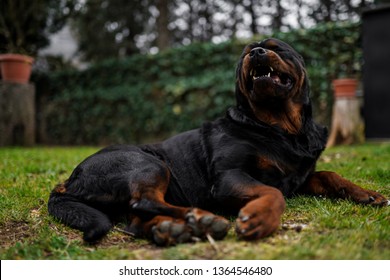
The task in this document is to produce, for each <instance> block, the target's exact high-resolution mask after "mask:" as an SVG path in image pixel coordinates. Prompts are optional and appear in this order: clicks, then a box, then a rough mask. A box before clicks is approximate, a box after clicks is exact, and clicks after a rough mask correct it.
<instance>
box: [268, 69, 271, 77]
mask: <svg viewBox="0 0 390 280" xmlns="http://www.w3.org/2000/svg"><path fill="white" fill-rule="evenodd" d="M271 69H272V68H271ZM267 76H268V77H271V72H269V73H268V75H267Z"/></svg>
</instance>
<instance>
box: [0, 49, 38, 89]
mask: <svg viewBox="0 0 390 280" xmlns="http://www.w3.org/2000/svg"><path fill="white" fill-rule="evenodd" d="M33 61H34V59H33V58H32V57H30V56H26V55H20V54H2V55H0V65H1V76H2V79H3V81H7V82H12V83H20V84H27V83H28V81H29V80H30V75H31V67H32V63H33Z"/></svg>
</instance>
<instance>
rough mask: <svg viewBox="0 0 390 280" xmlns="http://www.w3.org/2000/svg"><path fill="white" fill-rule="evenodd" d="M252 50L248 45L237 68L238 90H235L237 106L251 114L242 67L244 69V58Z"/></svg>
mask: <svg viewBox="0 0 390 280" xmlns="http://www.w3.org/2000/svg"><path fill="white" fill-rule="evenodd" d="M251 49H252V46H251V45H248V46H246V47H245V48H244V50H243V52H242V54H241V57H240V60H239V62H238V64H237V68H236V88H235V94H236V104H237V107H238V108H239V109H241V110H243V111H246V112H247V113H250V112H251V110H250V105H249V103H248V98H247V96H246V94H245V92H244V91H245V90H246V81H245V80H244V77H243V73H242V71H243V69H242V67H243V60H244V57H245V55H246V54H247V53H248V52H249V51H250V50H251Z"/></svg>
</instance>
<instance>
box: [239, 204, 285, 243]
mask: <svg viewBox="0 0 390 280" xmlns="http://www.w3.org/2000/svg"><path fill="white" fill-rule="evenodd" d="M280 216H281V213H280V211H278V210H277V209H273V208H271V207H269V208H268V207H264V205H261V204H259V203H258V202H257V201H251V202H249V203H248V204H247V205H246V206H245V207H244V208H242V209H241V210H240V213H239V214H238V218H237V220H236V232H237V235H238V237H239V238H242V239H244V240H257V239H260V238H263V237H266V236H269V235H271V234H272V233H274V232H275V231H276V230H277V229H278V227H279V224H280Z"/></svg>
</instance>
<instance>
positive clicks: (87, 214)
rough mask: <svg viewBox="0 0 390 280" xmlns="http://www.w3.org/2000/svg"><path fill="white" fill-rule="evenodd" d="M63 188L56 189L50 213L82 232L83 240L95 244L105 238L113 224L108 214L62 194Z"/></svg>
mask: <svg viewBox="0 0 390 280" xmlns="http://www.w3.org/2000/svg"><path fill="white" fill-rule="evenodd" d="M60 190H61V188H58V187H57V188H55V189H54V190H53V191H52V193H51V194H50V198H49V202H48V211H49V213H50V214H51V215H52V216H54V217H56V218H57V219H59V220H60V221H61V222H63V223H64V224H66V225H68V226H70V227H72V228H75V229H78V230H81V231H82V232H83V233H84V235H83V239H84V240H85V241H86V242H88V243H94V242H96V241H98V240H99V239H101V238H102V237H103V236H105V235H106V234H107V233H108V232H109V231H110V229H111V227H112V224H111V222H110V220H109V218H108V216H107V215H106V214H104V213H103V212H101V211H99V210H98V209H96V208H92V207H90V206H88V205H86V204H85V203H83V202H81V201H79V200H78V199H77V198H75V197H73V196H70V195H67V194H65V193H61V191H60Z"/></svg>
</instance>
